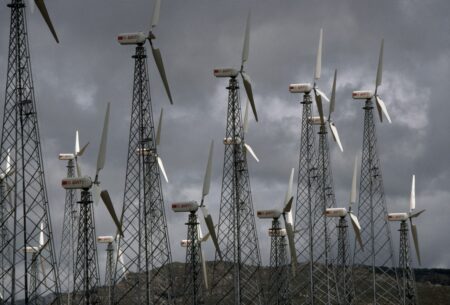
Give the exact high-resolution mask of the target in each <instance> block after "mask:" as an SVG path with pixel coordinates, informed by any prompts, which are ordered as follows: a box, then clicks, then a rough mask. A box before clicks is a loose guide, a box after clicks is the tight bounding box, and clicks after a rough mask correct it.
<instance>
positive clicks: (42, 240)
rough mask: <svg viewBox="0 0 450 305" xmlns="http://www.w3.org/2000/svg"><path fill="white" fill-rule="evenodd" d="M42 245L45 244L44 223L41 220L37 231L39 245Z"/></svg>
mask: <svg viewBox="0 0 450 305" xmlns="http://www.w3.org/2000/svg"><path fill="white" fill-rule="evenodd" d="M44 245H45V238H44V223H43V222H41V232H40V233H39V247H43V246H44Z"/></svg>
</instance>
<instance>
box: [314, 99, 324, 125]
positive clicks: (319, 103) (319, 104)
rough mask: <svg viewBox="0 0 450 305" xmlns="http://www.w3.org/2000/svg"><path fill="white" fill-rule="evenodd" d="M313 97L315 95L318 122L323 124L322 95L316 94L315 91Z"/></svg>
mask: <svg viewBox="0 0 450 305" xmlns="http://www.w3.org/2000/svg"><path fill="white" fill-rule="evenodd" d="M315 97H316V106H317V111H318V112H319V116H320V122H321V123H322V124H324V123H325V120H324V118H323V107H322V97H321V96H320V95H319V94H317V91H316V94H315Z"/></svg>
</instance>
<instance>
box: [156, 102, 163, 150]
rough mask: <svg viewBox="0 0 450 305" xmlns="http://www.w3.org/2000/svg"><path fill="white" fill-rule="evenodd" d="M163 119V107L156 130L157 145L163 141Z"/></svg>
mask: <svg viewBox="0 0 450 305" xmlns="http://www.w3.org/2000/svg"><path fill="white" fill-rule="evenodd" d="M162 119H163V108H161V112H160V113H159V122H158V129H157V130H156V142H155V143H156V146H158V145H159V143H160V142H161V127H162Z"/></svg>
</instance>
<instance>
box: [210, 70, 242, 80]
mask: <svg viewBox="0 0 450 305" xmlns="http://www.w3.org/2000/svg"><path fill="white" fill-rule="evenodd" d="M238 74H239V71H238V70H236V69H233V68H215V69H214V76H215V77H232V78H235V77H236V76H238Z"/></svg>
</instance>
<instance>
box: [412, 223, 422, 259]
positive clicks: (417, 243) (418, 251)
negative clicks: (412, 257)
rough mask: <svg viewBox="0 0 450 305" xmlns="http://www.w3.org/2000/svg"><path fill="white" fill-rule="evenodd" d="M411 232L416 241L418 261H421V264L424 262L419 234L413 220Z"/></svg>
mask: <svg viewBox="0 0 450 305" xmlns="http://www.w3.org/2000/svg"><path fill="white" fill-rule="evenodd" d="M411 233H412V237H413V241H414V248H415V249H416V255H417V262H418V263H419V265H421V264H422V262H421V259H420V249H419V237H418V236H417V227H416V225H415V224H413V223H412V222H411Z"/></svg>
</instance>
